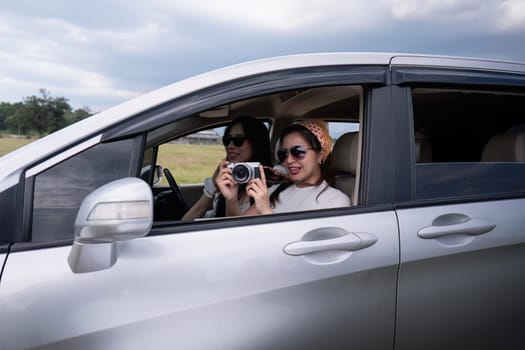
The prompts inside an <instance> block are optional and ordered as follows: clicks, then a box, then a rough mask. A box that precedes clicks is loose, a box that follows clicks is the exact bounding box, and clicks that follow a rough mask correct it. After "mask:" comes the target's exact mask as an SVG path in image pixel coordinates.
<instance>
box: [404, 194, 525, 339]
mask: <svg viewBox="0 0 525 350" xmlns="http://www.w3.org/2000/svg"><path fill="white" fill-rule="evenodd" d="M524 207H525V200H523V199H514V200H512V199H511V200H495V201H487V202H478V203H476V202H474V203H465V204H456V205H443V206H428V207H423V208H412V209H402V210H398V211H397V213H398V217H399V227H400V237H401V243H400V244H401V266H400V274H399V290H398V307H397V314H398V320H397V327H396V333H397V335H396V347H397V348H400V349H423V348H424V349H445V348H469V349H470V348H473V349H497V348H500V349H501V348H519V347H520V345H523V343H524V341H525V334H524V333H523V330H522V327H521V325H523V323H524V322H525V304H524V303H523V301H522V298H523V295H524V293H525V281H524V280H523V278H521V276H522V275H523V271H525V258H524V257H525V231H524V227H525V219H523V212H520V211H518V210H516V208H524ZM446 215H453V216H454V217H453V218H451V219H450V224H453V222H454V221H455V220H460V221H463V222H464V223H468V220H469V219H470V220H476V219H477V220H481V219H482V220H484V221H486V222H490V223H491V224H493V225H494V228H493V229H490V230H486V232H484V233H479V234H476V233H473V234H472V235H470V234H454V235H445V236H442V237H436V238H430V239H423V238H421V237H419V236H418V231H420V230H421V229H422V228H425V227H429V226H432V223H433V222H434V221H435V220H436V218H439V217H444V216H446ZM456 222H457V221H456ZM441 225H442V226H439V227H438V228H443V229H444V228H446V224H445V223H441ZM444 320H446V322H444Z"/></svg>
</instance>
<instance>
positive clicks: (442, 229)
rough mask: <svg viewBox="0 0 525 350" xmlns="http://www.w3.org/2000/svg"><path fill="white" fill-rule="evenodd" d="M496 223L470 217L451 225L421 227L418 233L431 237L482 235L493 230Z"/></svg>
mask: <svg viewBox="0 0 525 350" xmlns="http://www.w3.org/2000/svg"><path fill="white" fill-rule="evenodd" d="M494 227H496V224H494V223H492V222H490V221H488V220H483V219H470V218H469V219H468V220H467V221H465V222H461V223H453V224H450V225H432V226H427V227H423V228H421V229H420V230H419V231H417V235H418V236H419V237H421V238H425V239H430V238H438V237H443V236H450V235H458V234H459V235H480V234H482V233H486V232H489V231H491V230H492V229H494Z"/></svg>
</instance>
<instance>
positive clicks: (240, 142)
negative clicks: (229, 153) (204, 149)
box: [222, 135, 248, 147]
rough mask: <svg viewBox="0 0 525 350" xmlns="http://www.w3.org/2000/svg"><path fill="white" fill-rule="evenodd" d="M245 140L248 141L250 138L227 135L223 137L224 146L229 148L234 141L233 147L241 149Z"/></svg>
mask: <svg viewBox="0 0 525 350" xmlns="http://www.w3.org/2000/svg"><path fill="white" fill-rule="evenodd" d="M244 140H248V138H247V137H246V136H231V135H227V136H223V137H222V144H223V145H224V146H228V145H229V144H230V142H232V141H233V145H234V146H235V147H241V146H242V145H243V144H244Z"/></svg>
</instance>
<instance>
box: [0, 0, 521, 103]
mask: <svg viewBox="0 0 525 350" xmlns="http://www.w3.org/2000/svg"><path fill="white" fill-rule="evenodd" d="M327 51H387V52H415V53H429V54H446V55H454V56H474V57H486V58H500V59H505V60H513V61H525V0H341V1H339V0H264V1H250V0H244V1H238V0H231V1H228V0H223V1H216V0H171V1H170V0H147V1H144V0H141V1H137V0H99V1H77V0H1V2H0V62H1V64H0V101H9V102H17V101H21V100H22V98H23V97H25V96H30V95H38V90H39V89H40V88H44V89H46V90H48V91H50V92H51V95H52V96H64V97H66V98H68V99H69V101H70V103H71V105H72V106H73V107H74V108H79V107H83V106H89V107H90V108H91V109H92V110H93V111H99V110H101V109H104V108H107V107H109V106H112V105H115V104H117V103H120V102H123V101H125V100H128V99H130V98H132V97H134V96H136V95H139V94H141V93H144V92H148V91H151V90H153V89H156V88H159V87H161V86H164V85H167V84H170V83H173V82H175V81H178V80H181V79H183V78H187V77H189V76H192V75H195V74H198V73H203V72H206V71H208V70H212V69H215V68H220V67H224V66H227V65H231V64H236V63H240V62H244V61H248V60H253V59H258V58H264V57H270V56H279V55H287V54H297V53H310V52H327Z"/></svg>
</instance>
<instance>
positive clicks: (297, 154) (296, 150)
mask: <svg viewBox="0 0 525 350" xmlns="http://www.w3.org/2000/svg"><path fill="white" fill-rule="evenodd" d="M310 149H313V148H306V147H304V146H293V147H290V148H289V149H288V148H284V147H281V148H279V149H278V150H277V158H278V159H279V162H281V163H282V162H284V161H285V160H286V158H288V152H289V153H290V154H291V155H292V157H294V158H295V159H299V160H300V159H304V157H305V156H306V152H308V150H310Z"/></svg>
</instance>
